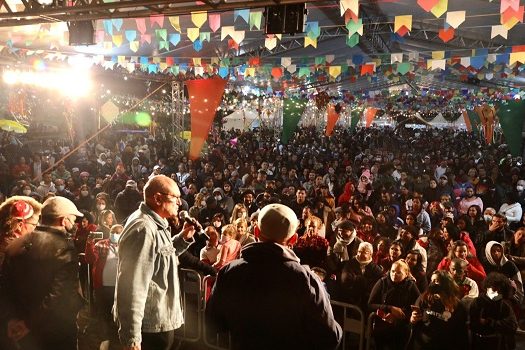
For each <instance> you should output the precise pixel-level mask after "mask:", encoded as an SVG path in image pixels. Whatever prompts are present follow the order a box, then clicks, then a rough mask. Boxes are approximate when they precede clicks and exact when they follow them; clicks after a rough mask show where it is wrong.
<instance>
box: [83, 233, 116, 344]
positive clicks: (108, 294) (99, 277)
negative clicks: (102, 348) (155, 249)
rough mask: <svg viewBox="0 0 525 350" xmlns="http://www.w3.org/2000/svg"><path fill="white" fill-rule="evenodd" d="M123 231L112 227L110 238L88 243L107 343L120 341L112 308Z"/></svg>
mask: <svg viewBox="0 0 525 350" xmlns="http://www.w3.org/2000/svg"><path fill="white" fill-rule="evenodd" d="M123 230H124V227H123V226H122V225H112V226H111V228H110V231H109V238H107V239H103V240H100V241H98V242H95V240H94V239H93V238H92V237H89V238H88V240H87V243H86V261H87V262H88V263H89V264H90V265H91V266H92V276H93V290H94V294H95V305H96V307H97V309H98V313H99V317H100V320H101V322H102V324H103V330H102V339H103V341H104V342H107V343H109V342H110V340H111V341H115V342H117V341H118V337H117V328H116V326H115V324H114V322H113V316H112V314H111V308H112V307H113V301H114V296H115V283H116V280H117V265H118V243H119V239H120V235H121V233H122V231H123ZM108 345H109V344H108Z"/></svg>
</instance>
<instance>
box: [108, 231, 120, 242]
mask: <svg viewBox="0 0 525 350" xmlns="http://www.w3.org/2000/svg"><path fill="white" fill-rule="evenodd" d="M119 239H120V234H119V233H110V234H109V241H110V242H111V243H113V244H117V243H118V241H119Z"/></svg>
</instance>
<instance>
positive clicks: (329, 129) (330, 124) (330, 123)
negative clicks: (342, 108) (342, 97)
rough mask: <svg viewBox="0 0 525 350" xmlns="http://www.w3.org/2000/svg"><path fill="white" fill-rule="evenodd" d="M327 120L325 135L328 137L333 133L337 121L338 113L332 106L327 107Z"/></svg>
mask: <svg viewBox="0 0 525 350" xmlns="http://www.w3.org/2000/svg"><path fill="white" fill-rule="evenodd" d="M326 113H327V118H326V130H325V135H326V136H330V135H332V133H333V132H334V127H335V124H336V123H337V120H339V113H337V112H336V111H335V106H334V105H329V106H328V109H327V110H326Z"/></svg>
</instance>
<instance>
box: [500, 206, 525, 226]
mask: <svg viewBox="0 0 525 350" xmlns="http://www.w3.org/2000/svg"><path fill="white" fill-rule="evenodd" d="M498 213H499V214H503V215H505V216H506V217H507V221H508V222H509V223H511V222H519V221H520V220H521V216H522V214H523V212H522V209H521V204H519V203H513V204H507V203H503V204H502V205H501V207H500V208H499V211H498Z"/></svg>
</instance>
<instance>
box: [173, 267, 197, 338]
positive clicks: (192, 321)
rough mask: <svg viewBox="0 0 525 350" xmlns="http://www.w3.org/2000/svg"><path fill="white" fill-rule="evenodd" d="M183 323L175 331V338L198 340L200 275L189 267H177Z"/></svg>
mask: <svg viewBox="0 0 525 350" xmlns="http://www.w3.org/2000/svg"><path fill="white" fill-rule="evenodd" d="M179 281H180V291H181V301H182V310H183V312H184V324H183V325H182V327H180V328H179V329H177V330H176V331H175V338H177V339H179V340H184V341H188V342H198V341H199V340H200V339H201V337H202V325H203V321H202V315H203V313H202V309H203V291H202V277H201V275H200V274H199V273H198V272H197V271H195V270H190V269H182V268H181V269H179Z"/></svg>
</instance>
